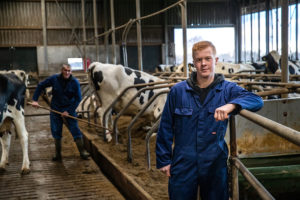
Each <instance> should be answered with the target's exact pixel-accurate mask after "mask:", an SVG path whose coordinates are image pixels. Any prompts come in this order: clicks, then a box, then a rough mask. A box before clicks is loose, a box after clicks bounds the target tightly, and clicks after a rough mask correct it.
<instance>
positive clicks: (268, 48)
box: [265, 0, 270, 55]
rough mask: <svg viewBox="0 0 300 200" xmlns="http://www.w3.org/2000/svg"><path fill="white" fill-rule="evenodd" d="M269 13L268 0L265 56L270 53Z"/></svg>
mask: <svg viewBox="0 0 300 200" xmlns="http://www.w3.org/2000/svg"><path fill="white" fill-rule="evenodd" d="M269 12H270V0H266V52H265V54H266V55H267V54H268V53H269V51H270V40H269V38H270V31H269V25H270V17H269Z"/></svg>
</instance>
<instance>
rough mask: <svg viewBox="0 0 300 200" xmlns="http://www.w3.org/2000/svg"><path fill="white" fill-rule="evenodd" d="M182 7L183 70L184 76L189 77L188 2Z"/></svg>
mask: <svg viewBox="0 0 300 200" xmlns="http://www.w3.org/2000/svg"><path fill="white" fill-rule="evenodd" d="M180 7H181V26H182V41H183V68H184V71H183V72H184V76H185V77H189V74H188V71H187V33H186V27H187V17H186V12H187V8H186V7H187V6H186V0H185V1H183V2H182V3H181V4H180Z"/></svg>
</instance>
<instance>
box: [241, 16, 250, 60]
mask: <svg viewBox="0 0 300 200" xmlns="http://www.w3.org/2000/svg"><path fill="white" fill-rule="evenodd" d="M242 22H243V24H242V41H243V42H242V49H243V50H242V55H243V56H242V60H243V61H244V62H251V34H250V33H251V15H250V14H248V15H243V16H242Z"/></svg>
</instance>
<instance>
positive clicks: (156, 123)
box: [145, 117, 161, 170]
mask: <svg viewBox="0 0 300 200" xmlns="http://www.w3.org/2000/svg"><path fill="white" fill-rule="evenodd" d="M160 119H161V117H159V118H158V119H157V121H156V122H155V123H154V124H153V126H152V127H151V129H150V130H149V131H148V132H147V135H146V139H145V141H146V154H147V166H148V170H150V169H151V159H150V144H149V142H150V138H151V136H152V134H153V133H154V132H155V131H157V130H158V127H159V124H160Z"/></svg>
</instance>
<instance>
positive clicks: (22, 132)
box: [14, 112, 30, 174]
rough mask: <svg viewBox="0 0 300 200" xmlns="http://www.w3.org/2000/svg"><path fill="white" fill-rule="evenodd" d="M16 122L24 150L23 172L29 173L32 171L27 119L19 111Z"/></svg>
mask: <svg viewBox="0 0 300 200" xmlns="http://www.w3.org/2000/svg"><path fill="white" fill-rule="evenodd" d="M14 124H15V127H16V132H17V134H18V135H19V138H20V144H21V146H22V151H23V164H22V169H21V170H22V171H21V173H22V174H29V173H30V168H29V165H30V162H29V157H28V132H27V130H26V127H25V120H24V116H23V115H22V113H21V112H18V117H17V119H14Z"/></svg>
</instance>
